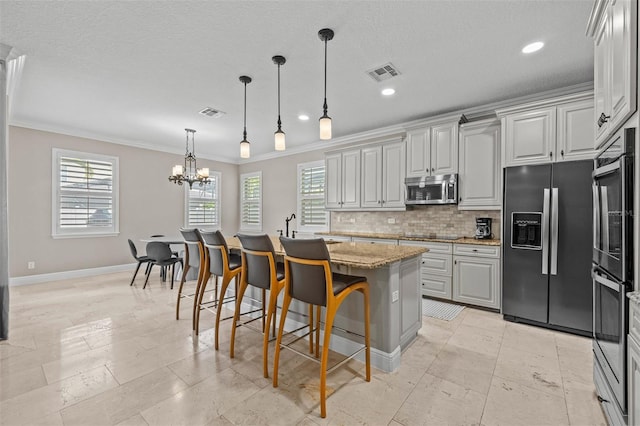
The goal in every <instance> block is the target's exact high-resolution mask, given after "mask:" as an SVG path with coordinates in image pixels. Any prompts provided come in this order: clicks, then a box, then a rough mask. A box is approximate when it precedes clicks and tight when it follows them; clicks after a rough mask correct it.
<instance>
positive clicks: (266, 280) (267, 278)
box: [237, 234, 276, 289]
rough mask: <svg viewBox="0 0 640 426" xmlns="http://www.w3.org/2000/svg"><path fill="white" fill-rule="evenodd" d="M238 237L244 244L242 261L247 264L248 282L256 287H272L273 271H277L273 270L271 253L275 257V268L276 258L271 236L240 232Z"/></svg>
mask: <svg viewBox="0 0 640 426" xmlns="http://www.w3.org/2000/svg"><path fill="white" fill-rule="evenodd" d="M237 237H238V239H239V240H240V244H242V261H243V265H244V266H245V269H244V270H245V271H246V280H247V283H248V284H250V285H252V286H255V287H260V288H265V289H268V288H270V287H271V273H272V272H275V271H272V270H271V267H272V266H271V263H270V262H269V254H270V255H271V259H273V267H274V268H275V258H276V254H275V251H274V249H273V243H272V242H271V238H269V236H268V235H266V234H263V235H249V234H238V235H237ZM252 252H260V253H252ZM243 278H244V277H243Z"/></svg>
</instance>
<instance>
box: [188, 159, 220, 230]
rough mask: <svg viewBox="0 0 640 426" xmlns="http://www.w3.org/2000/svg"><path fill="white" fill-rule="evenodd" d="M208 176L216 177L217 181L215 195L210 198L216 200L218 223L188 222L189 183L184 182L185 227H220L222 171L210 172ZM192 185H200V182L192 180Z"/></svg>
mask: <svg viewBox="0 0 640 426" xmlns="http://www.w3.org/2000/svg"><path fill="white" fill-rule="evenodd" d="M209 177H211V178H214V177H215V179H216V181H217V185H216V189H217V190H216V191H215V192H216V193H215V194H214V195H215V197H214V198H212V200H216V217H217V218H218V223H216V224H210V223H190V222H189V200H190V197H189V184H185V189H184V227H185V228H198V229H208V230H213V231H215V230H219V229H222V216H221V214H222V208H221V205H220V200H221V199H222V197H221V192H222V188H221V182H222V173H221V172H211V173H209ZM193 185H194V186H196V187H197V186H198V185H200V183H198V182H194V184H193Z"/></svg>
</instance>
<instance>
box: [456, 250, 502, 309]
mask: <svg viewBox="0 0 640 426" xmlns="http://www.w3.org/2000/svg"><path fill="white" fill-rule="evenodd" d="M499 266H500V259H490V258H480V257H478V258H475V257H465V256H455V257H454V258H453V295H452V298H453V300H456V301H458V302H463V303H470V304H473V305H478V306H484V307H487V308H494V309H499V308H500V291H499V283H500V277H499V273H500V272H499Z"/></svg>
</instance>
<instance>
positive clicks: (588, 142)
mask: <svg viewBox="0 0 640 426" xmlns="http://www.w3.org/2000/svg"><path fill="white" fill-rule="evenodd" d="M557 112H558V114H557V120H558V134H557V138H558V139H557V149H556V152H557V158H556V160H557V161H573V160H592V159H593V157H595V155H596V152H597V151H596V148H597V146H596V139H595V135H594V126H593V125H592V122H593V115H594V112H593V101H591V99H586V100H583V101H579V102H572V103H569V104H562V105H558V107H557Z"/></svg>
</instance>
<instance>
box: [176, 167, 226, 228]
mask: <svg viewBox="0 0 640 426" xmlns="http://www.w3.org/2000/svg"><path fill="white" fill-rule="evenodd" d="M220 176H221V175H220V173H218V172H213V173H211V174H210V175H209V179H210V180H211V183H208V184H206V185H202V186H200V184H199V183H198V182H195V183H194V184H193V187H192V188H191V189H189V186H188V185H187V187H186V190H185V206H186V212H185V226H186V227H187V228H214V229H218V228H220Z"/></svg>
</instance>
